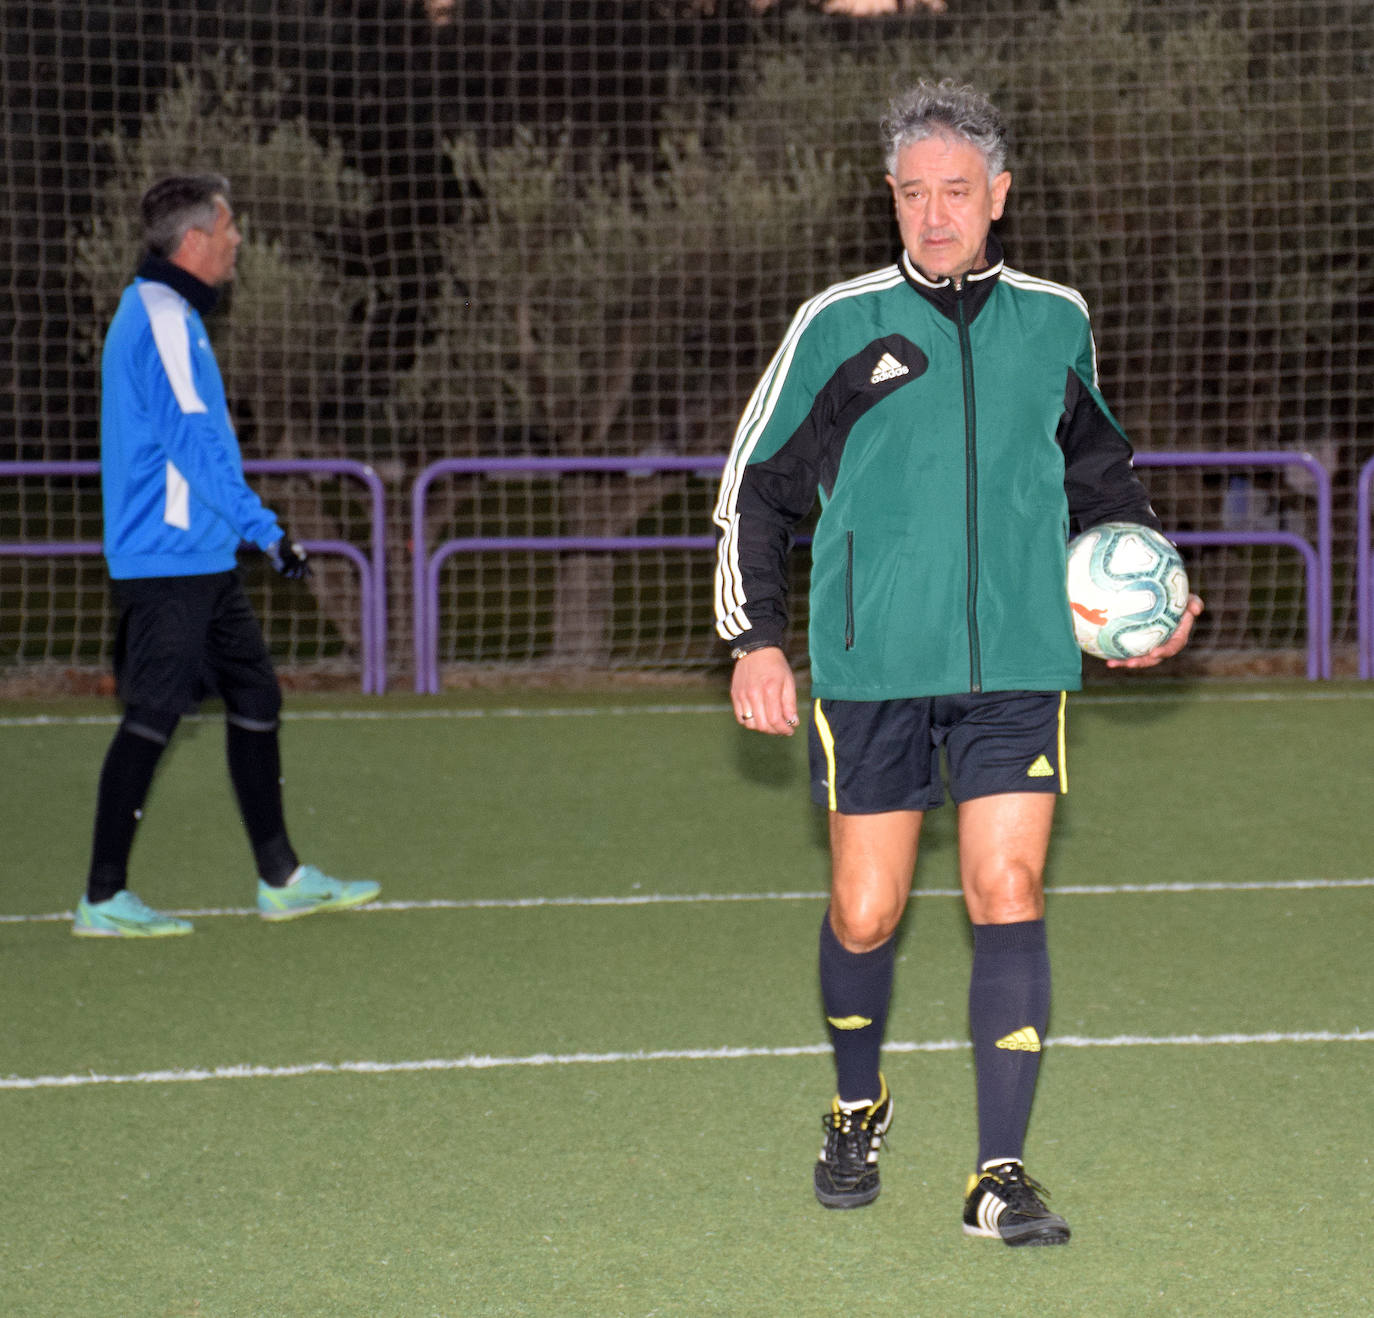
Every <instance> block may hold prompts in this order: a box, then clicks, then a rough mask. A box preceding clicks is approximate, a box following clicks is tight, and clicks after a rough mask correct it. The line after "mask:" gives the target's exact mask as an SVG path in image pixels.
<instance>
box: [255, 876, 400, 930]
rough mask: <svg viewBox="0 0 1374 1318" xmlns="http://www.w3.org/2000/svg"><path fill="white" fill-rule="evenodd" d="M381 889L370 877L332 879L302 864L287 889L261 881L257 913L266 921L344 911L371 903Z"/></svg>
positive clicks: (259, 882) (259, 883) (294, 918)
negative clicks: (322, 912) (317, 912)
mask: <svg viewBox="0 0 1374 1318" xmlns="http://www.w3.org/2000/svg"><path fill="white" fill-rule="evenodd" d="M381 890H382V885H381V884H380V883H373V882H372V880H371V879H331V878H330V877H329V875H328V874H322V873H321V872H320V871H319V870H317V869H316V868H315V867H314V866H313V865H302V866H300V867H299V868H298V869H297V870H296V873H295V875H294V876H293V877H292V879H291V882H290V883H288V884H287V885H286V887H284V888H274V887H272V886H271V885H270V884H267V883H264V882H263V881H262V880H261V879H259V880H258V914H259V915H260V916H262V918H263V919H264V920H296V919H299V918H300V917H301V916H302V915H313V914H314V913H315V912H316V911H343V910H346V909H347V908H348V907H350V906H361V905H362V904H363V903H364V902H370V901H371V900H372V899H373V898H374V897H375V896H376V895H377V894H378V893H379V892H381Z"/></svg>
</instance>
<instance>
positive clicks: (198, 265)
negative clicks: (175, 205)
mask: <svg viewBox="0 0 1374 1318" xmlns="http://www.w3.org/2000/svg"><path fill="white" fill-rule="evenodd" d="M242 241H243V235H242V234H241V233H240V232H239V226H238V225H237V224H235V223H234V212H233V211H232V210H230V208H229V203H228V202H227V201H225V200H224V198H223V197H216V198H215V223H214V225H213V226H212V227H211V228H210V229H209V230H205V229H188V230H187V231H186V237H185V238H183V239H182V240H181V246H180V247H179V248H178V249H177V254H176V256H175V257H173V258H172V259H173V260H174V261H175V262H176V263H177V264H178V265H180V266H184V267H185V268H186V269H187V270H189V271H190V272H191V274H193V275H195V276H196V278H197V279H199V280H200V281H201V282H202V283H206V284H209V285H211V287H214V286H216V285H218V284H227V283H229V281H230V280H231V279H233V277H234V264H235V262H236V261H237V260H238V254H239V244H240V243H241V242H242Z"/></svg>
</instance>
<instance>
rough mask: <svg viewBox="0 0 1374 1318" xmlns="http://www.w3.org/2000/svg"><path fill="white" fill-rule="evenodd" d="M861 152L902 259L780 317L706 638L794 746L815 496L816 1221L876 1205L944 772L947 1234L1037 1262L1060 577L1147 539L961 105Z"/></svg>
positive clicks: (984, 103) (750, 411)
mask: <svg viewBox="0 0 1374 1318" xmlns="http://www.w3.org/2000/svg"><path fill="white" fill-rule="evenodd" d="M882 127H883V133H884V139H885V146H886V152H887V154H886V164H887V171H888V172H887V183H888V186H889V187H890V188H891V190H892V197H893V203H894V207H895V211H896V217H897V226H898V230H899V232H900V235H901V240H902V246H903V251H902V254H901V256H900V258H899V260H898V261H897V262H896V263H895V264H894V265H892V266H889V267H887V268H885V269H882V270H877V271H874V272H872V273H871V274H867V275H862V276H860V277H858V278H856V279H852V280H849V281H848V282H846V283H842V284H837V285H834V286H833V287H831V288H828V289H826V290H825V291H824V292H822V293H820V294H818V295H817V296H816V297H814V298H812V299H811V300H810V301H809V302H807V303H806V304H805V305H803V307H802V308H801V309H800V310H799V311H798V313H797V315H796V317H795V319H794V320H793V322H792V325H791V326H790V328H789V329H788V331H787V335H786V337H785V338H784V340H783V343H782V346H781V347H780V348H779V349H778V352H777V354H776V355H775V357H774V358H773V361H772V363H771V364H770V365H769V367H768V370H767V371H766V372H765V374H764V376H763V378H762V380H761V381H760V382H759V385H758V387H757V388H756V390H755V391H754V395H753V397H752V398H751V399H750V402H749V405H748V407H747V408H746V410H745V413H744V416H743V418H742V420H741V422H740V426H739V429H738V431H737V433H736V437H735V443H734V447H733V449H732V451H731V455H730V459H729V461H728V462H727V464H726V468H725V473H724V476H723V478H722V481H721V490H720V496H719V500H718V503H717V506H716V514H715V518H716V522H717V525H718V527H719V528H720V543H719V552H718V569H717V575H716V618H717V621H716V626H717V630H718V632H719V633H720V635H721V636H722V638H723V639H725V640H726V641H727V642H728V643H729V644H730V645H731V647H732V654H733V656H734V659H735V667H734V676H733V680H732V683H731V701H732V704H733V707H734V711H735V716H736V719H737V720H738V721H739V723H740V724H741V725H742V726H743V727H746V728H750V729H753V730H755V731H757V732H762V733H766V734H771V735H775V736H790V735H792V733H793V731H794V730H795V729H796V728H797V726H798V725H799V718H798V712H797V694H796V684H795V681H794V678H793V675H792V671H791V668H790V666H789V665H788V662H787V659H786V657H785V655H784V653H783V650H782V648H781V647H782V641H783V635H784V630H785V627H786V620H787V612H786V593H787V555H788V550H789V548H790V544H791V533H792V529H793V527H794V526H795V525H796V524H797V522H798V521H800V520H801V518H803V517H804V516H805V515H806V514H807V513H808V511H809V510H810V509H811V506H812V504H813V503H814V502H815V500H816V498H817V496H818V495H819V497H820V500H821V513H820V517H819V519H818V521H817V524H816V529H815V535H814V539H813V543H812V575H811V596H810V630H809V641H810V658H811V677H812V697H813V703H812V709H811V717H810V720H809V722H810V728H809V740H810V759H811V780H812V793H813V797H814V799H815V800H816V802H817V803H818V804H820V805H824V806H826V807H827V808H828V810H829V818H830V847H831V858H832V880H831V896H830V906H829V909H828V912H827V915H826V918H825V919H824V920H823V921H822V923H821V939H820V978H821V995H822V999H823V1001H824V1006H825V1012H826V1018H827V1021H828V1024H829V1028H830V1037H831V1043H832V1046H833V1050H834V1057H835V1069H836V1079H837V1091H838V1092H837V1094H836V1097H835V1099H834V1101H833V1103H832V1104H831V1109H830V1111H829V1113H828V1114H827V1115H826V1117H825V1121H824V1125H825V1144H824V1147H823V1148H822V1150H821V1154H820V1158H819V1160H818V1161H817V1163H816V1168H815V1174H814V1184H815V1192H816V1197H817V1199H818V1200H819V1201H820V1202H821V1203H822V1204H823V1205H825V1206H826V1207H829V1208H855V1207H859V1206H860V1205H863V1204H866V1203H870V1202H871V1201H872V1200H873V1199H875V1198H876V1197H877V1195H878V1190H879V1181H878V1152H879V1149H880V1147H881V1145H882V1141H883V1138H884V1136H885V1134H886V1132H887V1129H888V1126H889V1124H890V1122H891V1120H892V1110H893V1104H892V1097H891V1095H890V1094H889V1092H888V1089H887V1084H886V1081H885V1080H884V1078H883V1076H882V1073H881V1071H880V1069H879V1060H880V1050H881V1044H882V1038H883V1032H884V1028H885V1025H886V1019H887V1007H888V999H889V997H890V994H891V987H892V970H893V961H894V956H893V942H894V935H895V932H896V929H897V925H898V923H899V921H900V920H901V917H902V912H903V910H904V909H905V905H906V901H907V898H908V895H909V893H910V890H911V883H912V878H913V871H914V868H915V864H916V855H917V844H918V840H919V837H920V830H921V822H922V819H923V818H924V814H925V811H926V810H928V809H932V808H934V807H936V806H938V805H940V804H941V803H942V802H943V799H944V793H943V789H942V783H941V768H940V760H941V752H942V748H943V754H944V757H945V760H946V761H947V767H948V778H949V784H950V792H951V795H952V796H953V797H954V800H955V802H956V804H957V808H958V826H959V864H960V875H961V881H962V885H963V890H964V898H965V902H966V905H967V908H968V913H969V918H970V920H971V922H972V925H973V939H974V951H973V969H972V977H971V982H970V987H969V1018H970V1027H971V1031H972V1035H973V1047H974V1061H975V1068H976V1073H977V1099H978V1142H979V1150H978V1159H977V1163H976V1165H975V1170H974V1172H973V1174H972V1175H971V1176H970V1178H969V1183H968V1187H967V1189H966V1191H965V1198H964V1214H963V1220H964V1230H965V1231H966V1232H968V1233H969V1234H970V1235H976V1236H986V1237H990V1238H993V1239H1001V1240H1003V1241H1005V1242H1006V1243H1007V1244H1009V1245H1031V1244H1034V1245H1050V1244H1062V1243H1065V1242H1066V1241H1067V1240H1068V1238H1069V1228H1068V1224H1067V1223H1066V1222H1065V1221H1064V1219H1063V1218H1062V1217H1061V1216H1059V1215H1058V1214H1056V1213H1053V1212H1051V1211H1050V1210H1049V1209H1048V1208H1047V1207H1046V1205H1045V1203H1044V1199H1043V1195H1044V1190H1043V1187H1041V1186H1040V1185H1039V1184H1038V1183H1037V1182H1035V1181H1034V1180H1032V1179H1031V1178H1030V1177H1029V1176H1028V1175H1027V1174H1026V1171H1025V1167H1024V1163H1023V1160H1022V1159H1023V1146H1024V1141H1025V1132H1026V1126H1027V1123H1028V1121H1029V1117H1030V1109H1031V1100H1032V1097H1033V1094H1034V1088H1035V1081H1036V1078H1037V1075H1038V1069H1039V1060H1040V1050H1041V1047H1042V1045H1043V1042H1044V1038H1045V1030H1046V1025H1047V1022H1048V1016H1049V1000H1050V968H1049V955H1048V951H1047V947H1046V940H1045V925H1044V868H1045V858H1046V854H1047V852H1048V848H1049V839H1050V827H1051V823H1052V820H1053V816H1054V806H1055V798H1056V796H1057V795H1059V794H1060V793H1062V792H1063V791H1064V790H1065V789H1066V782H1067V779H1066V768H1065V764H1064V749H1063V740H1064V739H1063V718H1064V702H1065V693H1066V692H1067V691H1070V690H1076V689H1077V688H1078V687H1079V685H1080V684H1081V655H1080V653H1079V651H1078V648H1077V646H1076V645H1075V643H1074V639H1073V629H1072V624H1071V621H1070V616H1069V609H1068V600H1067V596H1066V592H1065V585H1064V564H1065V549H1066V542H1067V540H1068V538H1069V536H1070V535H1071V534H1074V533H1077V532H1078V531H1081V530H1083V529H1086V528H1087V527H1089V526H1093V525H1096V524H1098V523H1101V522H1107V521H1133V522H1139V523H1142V524H1144V525H1147V526H1150V527H1152V528H1154V529H1156V530H1157V529H1159V521H1158V519H1157V518H1156V517H1155V514H1154V512H1153V511H1152V510H1151V508H1150V505H1149V500H1148V498H1147V496H1146V493H1145V490H1144V489H1143V487H1142V486H1141V484H1140V482H1139V481H1138V480H1137V478H1136V476H1135V473H1134V471H1133V469H1132V466H1131V447H1130V444H1129V443H1128V441H1127V439H1126V436H1125V435H1124V433H1123V432H1122V431H1121V429H1120V427H1119V426H1118V425H1117V423H1116V421H1115V419H1114V418H1113V417H1112V415H1111V412H1110V411H1109V410H1108V408H1107V405H1106V403H1105V402H1104V401H1103V398H1102V395H1101V394H1100V392H1099V390H1098V381H1097V361H1096V350H1095V347H1094V344H1093V338H1092V330H1091V327H1090V325H1089V321H1088V314H1087V307H1086V305H1085V303H1084V301H1083V299H1082V297H1081V296H1080V295H1079V294H1078V293H1077V292H1076V291H1074V290H1073V289H1071V288H1066V287H1065V286H1063V285H1061V284H1056V283H1052V282H1050V281H1048V280H1044V279H1038V278H1034V277H1032V276H1029V275H1026V274H1023V273H1021V272H1020V271H1017V270H1014V269H1012V268H1011V267H1009V266H1007V265H1006V264H1005V263H1004V261H1003V258H1002V250H1001V245H1000V243H999V242H998V240H997V238H996V237H995V235H993V234H992V232H991V225H992V223H993V221H994V220H996V219H998V218H1000V216H1001V215H1002V211H1003V207H1004V206H1005V204H1006V198H1007V193H1008V189H1009V188H1010V186H1011V175H1010V174H1009V173H1008V172H1007V171H1006V168H1005V162H1006V133H1005V128H1004V125H1003V122H1002V119H1001V116H1000V114H999V113H998V111H997V110H996V109H995V108H994V107H993V106H992V105H991V104H990V103H989V102H988V100H987V99H986V98H985V97H984V96H983V95H981V94H980V93H978V92H977V91H975V90H974V89H973V88H969V87H961V86H958V85H956V84H954V83H953V82H951V81H949V80H946V81H944V82H942V83H940V84H938V85H934V84H930V83H924V82H923V83H920V84H918V85H917V86H916V87H915V88H914V89H913V90H912V91H910V92H908V93H907V94H906V95H904V96H902V97H899V98H898V99H897V100H895V101H894V102H893V103H892V106H891V108H890V111H889V114H888V116H887V117H886V118H885V119H884V121H883V125H882ZM1201 611H1202V602H1201V601H1200V600H1199V599H1197V598H1196V597H1195V596H1194V597H1190V599H1189V603H1188V610H1187V612H1186V614H1185V616H1184V618H1183V621H1182V623H1181V624H1180V626H1179V627H1178V629H1177V630H1176V631H1175V633H1174V634H1173V635H1172V636H1171V637H1170V638H1169V639H1168V640H1167V641H1166V642H1164V643H1163V644H1162V645H1160V646H1159V647H1157V648H1156V649H1155V650H1152V651H1151V652H1150V653H1149V654H1147V655H1144V656H1142V657H1140V658H1137V659H1132V660H1127V661H1124V664H1125V666H1128V667H1148V666H1150V665H1153V664H1156V663H1158V662H1160V661H1161V660H1162V659H1164V658H1167V657H1168V656H1170V655H1172V654H1176V653H1177V652H1178V651H1179V650H1181V649H1182V648H1183V646H1184V645H1185V644H1186V643H1187V640H1188V635H1189V632H1190V631H1191V628H1192V624H1193V619H1194V618H1195V617H1196V616H1197V615H1198V614H1199V613H1200V612H1201Z"/></svg>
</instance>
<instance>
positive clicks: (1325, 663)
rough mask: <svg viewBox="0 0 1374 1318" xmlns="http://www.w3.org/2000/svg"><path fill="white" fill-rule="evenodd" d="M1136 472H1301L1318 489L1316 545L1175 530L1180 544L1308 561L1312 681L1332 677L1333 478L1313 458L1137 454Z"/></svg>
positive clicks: (1278, 536)
mask: <svg viewBox="0 0 1374 1318" xmlns="http://www.w3.org/2000/svg"><path fill="white" fill-rule="evenodd" d="M1135 465H1136V466H1137V467H1301V468H1302V469H1303V470H1304V471H1306V472H1308V473H1309V474H1310V475H1311V477H1312V479H1313V482H1314V483H1315V485H1316V487H1317V544H1316V547H1315V549H1314V548H1313V545H1312V543H1311V541H1309V540H1305V539H1303V538H1302V537H1301V536H1299V535H1295V534H1293V533H1292V532H1290V531H1179V532H1177V533H1175V532H1173V531H1170V533H1169V537H1170V539H1172V540H1174V541H1175V542H1177V543H1178V544H1180V545H1284V546H1287V547H1288V548H1290V549H1296V550H1297V551H1298V553H1300V554H1301V555H1302V557H1303V562H1304V564H1305V566H1306V580H1307V676H1308V678H1309V679H1315V678H1319V677H1330V676H1331V596H1332V592H1331V549H1332V547H1331V535H1332V530H1331V526H1332V513H1331V473H1330V472H1329V471H1327V469H1326V468H1325V467H1324V466H1322V464H1321V463H1320V462H1318V461H1317V459H1316V458H1314V457H1312V455H1311V454H1309V453H1287V452H1282V451H1277V450H1262V451H1258V452H1254V453H1242V452H1236V453H1227V452H1216V453H1137V454H1136V455H1135Z"/></svg>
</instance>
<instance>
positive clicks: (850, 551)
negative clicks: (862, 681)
mask: <svg viewBox="0 0 1374 1318" xmlns="http://www.w3.org/2000/svg"><path fill="white" fill-rule="evenodd" d="M844 648H845V649H846V650H852V649H853V648H854V532H853V531H846V532H845V533H844Z"/></svg>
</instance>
